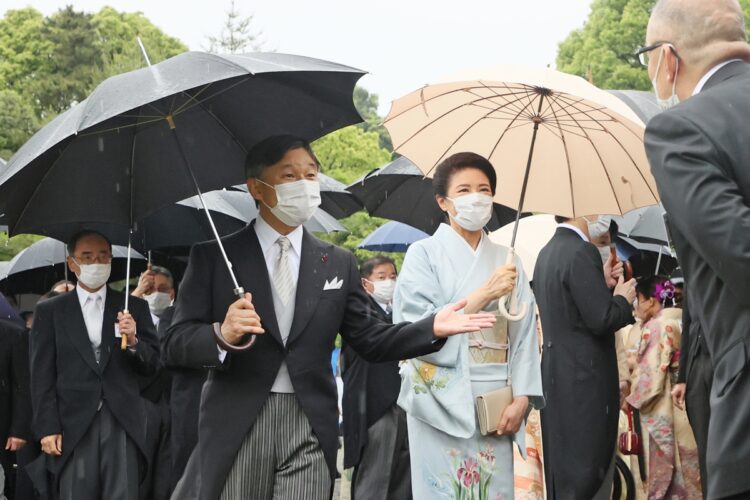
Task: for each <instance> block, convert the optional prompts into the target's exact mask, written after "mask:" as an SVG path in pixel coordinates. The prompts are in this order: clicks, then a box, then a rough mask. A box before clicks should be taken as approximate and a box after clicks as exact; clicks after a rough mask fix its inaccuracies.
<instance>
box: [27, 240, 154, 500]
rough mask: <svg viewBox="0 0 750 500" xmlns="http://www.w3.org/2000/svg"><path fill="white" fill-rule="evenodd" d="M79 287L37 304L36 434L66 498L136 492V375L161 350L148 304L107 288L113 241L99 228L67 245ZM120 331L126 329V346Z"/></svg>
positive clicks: (139, 436)
mask: <svg viewBox="0 0 750 500" xmlns="http://www.w3.org/2000/svg"><path fill="white" fill-rule="evenodd" d="M68 253H69V257H68V266H69V267H70V270H71V271H72V272H73V273H75V275H76V276H77V278H78V284H77V286H76V288H75V291H73V292H69V293H66V294H63V295H59V296H57V297H55V298H52V299H50V300H47V301H44V302H41V303H39V305H38V306H37V308H36V311H35V314H34V326H33V329H32V331H31V335H30V352H31V399H32V409H33V414H34V418H33V424H32V429H33V431H34V433H35V434H36V435H37V436H39V437H40V438H41V445H42V451H44V453H45V454H46V455H47V467H48V468H51V470H52V471H53V473H54V474H55V486H54V489H55V491H57V492H58V494H57V495H56V498H60V499H61V500H98V499H102V498H106V499H108V500H110V499H111V500H136V499H138V498H139V487H140V486H141V481H142V478H143V477H144V472H145V464H146V461H145V459H144V458H143V457H145V456H146V452H145V450H146V430H145V426H144V425H143V422H144V421H145V420H146V408H145V406H144V402H143V400H142V399H141V397H140V392H139V384H138V379H137V378H136V375H137V374H144V375H149V374H152V373H153V372H154V371H155V370H156V367H157V365H158V358H159V350H158V342H157V339H156V334H155V332H154V326H153V323H152V322H151V315H150V313H149V308H148V305H147V304H146V302H144V301H142V300H141V299H138V298H131V300H130V312H127V311H120V308H121V307H122V305H123V304H124V301H125V296H124V295H123V294H122V293H120V292H116V291H115V290H112V289H110V288H108V287H107V282H108V281H109V276H110V270H111V262H112V245H111V244H110V243H109V241H108V240H107V239H106V238H105V237H104V236H102V235H101V234H99V233H96V232H92V231H84V232H81V233H78V234H76V235H75V236H74V237H73V238H72V239H71V241H70V243H69V245H68ZM118 336H123V337H126V339H127V346H128V348H127V349H126V350H124V351H123V350H121V349H120V339H119V338H117V337H118Z"/></svg>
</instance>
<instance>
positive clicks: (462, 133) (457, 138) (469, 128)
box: [427, 103, 531, 174]
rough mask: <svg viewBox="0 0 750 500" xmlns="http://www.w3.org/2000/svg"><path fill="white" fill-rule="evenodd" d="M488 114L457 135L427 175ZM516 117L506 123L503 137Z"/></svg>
mask: <svg viewBox="0 0 750 500" xmlns="http://www.w3.org/2000/svg"><path fill="white" fill-rule="evenodd" d="M530 104H531V103H529V104H527V105H526V106H527V107H528V106H529V105H530ZM490 113H491V112H490ZM490 113H486V114H485V115H484V116H482V117H480V118H479V119H478V120H476V121H475V122H474V123H472V124H471V125H470V126H468V127H467V128H466V130H464V131H463V132H461V134H459V135H458V137H456V138H455V140H454V141H453V142H452V143H451V144H450V145H449V146H448V147H447V148H446V149H445V151H443V154H442V155H440V157H439V158H438V161H437V162H435V164H434V165H433V166H432V167H431V168H430V170H429V171H428V172H427V173H428V174H429V173H430V172H431V171H432V170H433V169H434V168H435V166H436V165H437V164H438V163H440V161H442V160H443V158H445V155H446V154H447V153H448V151H450V150H451V148H452V147H453V146H455V145H456V143H457V142H458V141H459V140H460V139H461V138H462V137H464V136H465V135H466V134H468V133H469V131H470V130H471V129H472V128H474V127H475V126H476V125H477V124H479V123H480V122H481V121H482V120H484V119H485V118H487V116H488V115H489V114H490ZM518 116H520V113H519V115H517V116H516V118H515V119H513V120H511V121H510V122H509V123H508V125H507V126H506V127H505V130H504V131H503V135H505V132H507V131H508V127H510V126H511V125H512V124H513V123H514V122H515V121H516V120H517V119H518ZM433 123H434V122H433ZM501 139H502V137H501ZM498 142H499V141H498ZM496 146H497V145H496ZM493 152H494V148H493ZM491 156H492V155H491V154H490V155H489V156H488V157H487V158H490V157H491Z"/></svg>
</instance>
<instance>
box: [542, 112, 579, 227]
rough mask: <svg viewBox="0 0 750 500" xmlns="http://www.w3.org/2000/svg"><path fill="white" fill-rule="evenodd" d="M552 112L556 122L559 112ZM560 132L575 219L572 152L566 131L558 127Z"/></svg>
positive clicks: (545, 124)
mask: <svg viewBox="0 0 750 500" xmlns="http://www.w3.org/2000/svg"><path fill="white" fill-rule="evenodd" d="M550 109H551V110H552V116H554V117H555V120H557V118H558V116H557V112H556V111H555V108H554V107H551V108H550ZM558 125H559V124H558ZM544 126H545V127H547V126H548V125H547V123H544ZM558 130H559V131H560V140H561V141H562V144H563V151H565V164H566V165H567V166H568V183H569V184H570V207H571V209H572V212H571V213H572V214H573V217H575V215H576V197H575V193H574V189H573V170H572V169H571V168H570V151H569V150H568V141H567V140H565V131H564V130H563V129H562V128H560V127H559V126H558Z"/></svg>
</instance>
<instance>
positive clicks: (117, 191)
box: [115, 182, 120, 193]
mask: <svg viewBox="0 0 750 500" xmlns="http://www.w3.org/2000/svg"><path fill="white" fill-rule="evenodd" d="M115 192H116V193H119V192H120V183H119V182H115Z"/></svg>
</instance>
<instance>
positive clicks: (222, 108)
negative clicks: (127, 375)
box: [0, 52, 363, 308]
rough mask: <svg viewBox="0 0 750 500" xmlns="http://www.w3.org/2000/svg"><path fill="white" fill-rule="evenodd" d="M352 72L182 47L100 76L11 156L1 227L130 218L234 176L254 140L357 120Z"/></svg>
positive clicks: (318, 132)
mask: <svg viewBox="0 0 750 500" xmlns="http://www.w3.org/2000/svg"><path fill="white" fill-rule="evenodd" d="M362 75H363V72H362V71H359V70H355V69H352V68H349V67H346V66H341V65H337V64H334V63H330V62H327V61H321V60H317V59H311V58H306V57H300V56H293V55H285V54H262V53H257V54H244V55H216V54H206V53H201V52H188V53H184V54H180V55H178V56H176V57H173V58H171V59H167V60H166V61H163V62H161V63H159V64H157V65H154V66H151V67H148V68H143V69H140V70H136V71H132V72H129V73H125V74H122V75H118V76H115V77H112V78H109V79H107V80H105V81H104V82H103V83H102V84H100V85H99V86H98V87H97V88H96V89H95V90H94V91H93V93H92V94H91V95H90V96H89V97H88V98H86V99H85V100H84V101H83V102H81V103H80V104H78V105H76V106H74V107H73V108H71V109H70V110H68V111H67V112H65V113H63V114H62V115H60V116H58V117H57V118H56V119H54V120H53V121H52V122H50V123H49V124H48V125H47V126H45V127H44V128H43V129H42V130H41V131H39V132H38V133H37V134H35V135H34V136H33V137H32V138H31V139H30V140H29V141H28V142H27V143H26V144H25V145H24V146H23V147H22V148H21V149H20V150H19V151H18V152H17V153H16V154H15V155H14V156H13V158H11V160H10V162H9V163H8V166H7V169H6V170H5V171H4V172H3V173H2V174H0V217H4V221H5V222H6V223H7V224H8V226H9V228H10V233H11V234H18V233H23V232H27V233H39V232H41V231H40V228H43V227H45V226H50V225H55V224H63V223H70V222H82V223H83V222H85V223H92V222H93V223H108V224H120V225H122V226H123V227H125V228H134V226H135V223H136V221H142V220H143V219H145V218H146V217H147V216H148V215H149V214H151V213H152V212H154V211H155V210H157V209H158V208H161V207H164V206H167V205H170V204H172V203H174V202H176V201H177V200H180V199H184V198H187V197H188V196H191V195H194V194H196V192H197V193H198V194H199V196H200V194H201V190H211V189H218V188H222V187H225V186H231V185H234V184H238V183H240V182H243V181H244V180H245V175H244V160H245V156H246V152H247V151H248V150H249V149H250V148H251V147H252V146H253V145H254V144H255V143H257V142H258V141H259V140H262V139H264V138H266V137H269V136H271V135H275V134H282V133H283V134H293V135H297V136H301V137H304V138H306V139H310V140H312V139H315V138H317V137H320V136H322V135H324V134H326V133H328V132H331V131H333V130H336V129H338V128H341V127H343V126H346V125H350V124H354V123H358V122H360V121H361V117H360V116H359V114H358V113H357V111H356V109H355V108H354V104H353V101H352V93H353V89H354V85H355V83H356V82H357V80H359V78H360V77H361V76H362ZM206 213H207V214H208V212H206ZM3 214H4V216H3ZM209 224H210V225H211V226H213V223H212V222H211V220H210V219H209ZM212 232H213V233H214V236H215V237H216V238H217V240H218V238H219V234H218V231H216V230H213V227H212ZM220 246H221V245H220ZM221 250H222V255H223V257H224V259H225V260H226V264H227V267H228V269H229V272H230V275H231V276H232V279H233V281H234V284H235V293H237V294H238V295H241V294H242V293H243V290H242V288H241V287H240V285H239V284H238V283H237V280H236V278H235V277H234V273H233V272H232V270H231V264H230V263H229V261H228V259H227V257H226V254H225V253H224V251H223V248H222V249H221ZM126 300H127V299H126ZM126 308H127V302H126Z"/></svg>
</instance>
